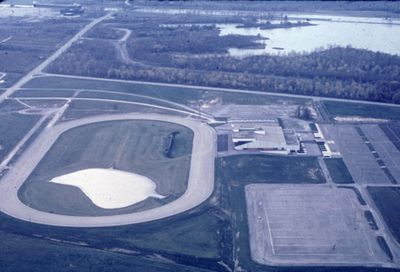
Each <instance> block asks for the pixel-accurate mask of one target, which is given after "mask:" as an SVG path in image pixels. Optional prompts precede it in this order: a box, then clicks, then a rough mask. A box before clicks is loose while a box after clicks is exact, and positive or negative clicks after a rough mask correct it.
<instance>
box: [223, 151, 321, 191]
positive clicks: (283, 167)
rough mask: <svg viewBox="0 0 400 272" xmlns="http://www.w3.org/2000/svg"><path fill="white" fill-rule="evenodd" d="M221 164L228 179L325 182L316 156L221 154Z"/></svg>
mask: <svg viewBox="0 0 400 272" xmlns="http://www.w3.org/2000/svg"><path fill="white" fill-rule="evenodd" d="M220 160H221V167H222V169H223V170H224V171H225V172H226V175H228V177H229V178H230V179H231V182H234V183H237V184H240V185H245V184H250V183H293V184H299V183H325V179H324V176H323V174H322V170H321V168H320V167H319V164H318V160H317V158H314V157H287V156H282V157H281V156H265V155H253V156H248V155H238V156H231V157H225V158H221V159H220Z"/></svg>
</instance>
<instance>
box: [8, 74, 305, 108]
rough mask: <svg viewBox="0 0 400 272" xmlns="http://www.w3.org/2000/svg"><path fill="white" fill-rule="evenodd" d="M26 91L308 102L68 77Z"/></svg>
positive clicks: (46, 79) (37, 82) (185, 100)
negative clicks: (53, 90)
mask: <svg viewBox="0 0 400 272" xmlns="http://www.w3.org/2000/svg"><path fill="white" fill-rule="evenodd" d="M24 87H25V88H39V89H40V88H53V89H76V90H85V89H87V90H104V91H118V92H122V93H131V94H139V95H145V96H150V97H156V98H160V99H165V100H169V101H172V102H175V103H179V104H183V105H191V104H193V103H195V104H196V103H197V102H196V101H198V100H200V99H203V100H205V102H207V101H210V100H214V99H218V100H219V101H221V102H222V103H226V104H231V103H232V104H254V105H260V104H261V105H262V104H269V103H281V104H284V103H285V104H287V103H289V104H303V103H305V102H307V101H309V99H305V98H298V97H293V98H289V97H282V96H279V95H261V94H259V95H257V94H253V95H251V96H249V95H248V94H245V93H225V92H221V91H218V90H215V91H213V90H210V89H208V88H207V87H204V89H202V88H201V87H200V88H191V87H190V86H187V87H177V86H160V85H153V84H145V83H134V82H122V81H113V80H107V79H104V80H95V79H81V78H73V77H68V76H65V77H63V76H52V75H49V76H43V77H37V78H34V79H32V80H31V81H30V82H28V83H27V84H26V85H24ZM20 92H22V93H23V95H26V94H27V92H28V91H19V92H17V93H16V94H15V95H16V96H21V94H19V93H20Z"/></svg>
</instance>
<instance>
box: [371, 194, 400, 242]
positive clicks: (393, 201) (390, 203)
mask: <svg viewBox="0 0 400 272" xmlns="http://www.w3.org/2000/svg"><path fill="white" fill-rule="evenodd" d="M368 193H369V194H370V195H371V197H372V199H373V200H374V202H375V205H376V206H377V207H378V209H379V211H380V213H381V214H382V216H383V218H384V220H385V222H386V224H387V225H388V227H389V230H390V232H391V233H392V234H393V236H394V238H395V239H396V240H397V241H398V242H399V243H400V188H398V187H368Z"/></svg>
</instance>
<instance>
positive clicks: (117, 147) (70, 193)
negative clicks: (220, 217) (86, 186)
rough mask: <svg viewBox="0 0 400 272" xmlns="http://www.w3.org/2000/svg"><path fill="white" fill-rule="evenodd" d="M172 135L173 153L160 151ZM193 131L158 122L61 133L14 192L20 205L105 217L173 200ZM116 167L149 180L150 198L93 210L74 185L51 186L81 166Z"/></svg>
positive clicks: (182, 182)
mask: <svg viewBox="0 0 400 272" xmlns="http://www.w3.org/2000/svg"><path fill="white" fill-rule="evenodd" d="M172 132H179V133H178V134H177V135H176V138H175V142H174V145H173V150H172V154H173V157H174V158H172V159H171V158H167V157H165V156H164V154H163V151H164V148H165V143H166V139H167V138H168V136H169V135H170V134H171V133H172ZM192 141H193V132H192V131H191V130H190V129H188V128H186V127H183V126H180V125H177V124H173V123H167V122H157V121H141V120H135V121H114V122H100V123H95V124H90V125H85V126H81V127H77V128H73V129H71V130H69V131H66V132H65V133H63V134H62V135H61V136H60V138H59V139H58V140H57V141H56V143H55V144H54V145H53V146H52V148H51V149H50V150H49V152H48V153H47V154H46V156H45V157H44V158H43V159H42V161H41V162H40V163H39V165H38V166H37V167H36V169H35V170H34V171H33V173H32V174H31V176H30V177H29V178H28V180H27V181H26V182H25V183H24V185H23V186H22V188H21V189H20V191H19V196H20V197H21V199H22V201H23V202H25V203H27V204H28V205H30V206H32V207H34V208H36V209H39V210H44V211H47V212H55V213H60V214H73V215H106V214H116V213H126V212H132V211H138V210H143V209H148V208H151V207H155V206H159V205H162V204H164V203H166V202H169V201H171V200H174V199H176V198H177V197H179V196H180V195H182V194H183V192H184V191H185V190H186V185H187V179H188V173H189V168H190V155H191V150H192ZM111 167H113V168H115V169H119V170H123V171H127V172H134V173H137V174H140V175H144V176H147V177H149V178H151V179H152V180H153V181H154V182H155V183H156V184H157V192H158V193H159V194H161V195H166V196H168V197H167V198H165V199H162V200H159V199H154V198H149V199H147V200H146V201H144V202H141V203H138V204H136V205H133V206H130V207H126V208H122V209H113V210H104V209H100V208H97V207H96V206H95V205H94V204H93V203H92V202H91V201H90V200H89V199H88V198H87V197H86V196H85V195H84V194H83V193H82V192H81V190H79V189H78V188H76V187H73V186H66V185H60V184H55V183H50V182H49V180H51V179H52V178H54V177H56V176H60V175H64V174H67V173H70V172H74V171H77V170H81V169H86V168H111Z"/></svg>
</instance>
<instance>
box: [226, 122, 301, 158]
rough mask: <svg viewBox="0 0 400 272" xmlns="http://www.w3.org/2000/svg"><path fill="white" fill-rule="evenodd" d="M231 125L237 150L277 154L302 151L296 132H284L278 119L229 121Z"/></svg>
mask: <svg viewBox="0 0 400 272" xmlns="http://www.w3.org/2000/svg"><path fill="white" fill-rule="evenodd" d="M229 123H230V124H231V127H232V142H233V144H234V147H235V149H236V150H260V151H264V152H268V153H277V154H289V153H291V152H297V151H299V150H300V142H299V140H298V138H297V136H296V134H295V133H294V131H293V130H283V129H282V127H281V126H280V125H279V121H278V119H276V118H268V119H257V120H229Z"/></svg>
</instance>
